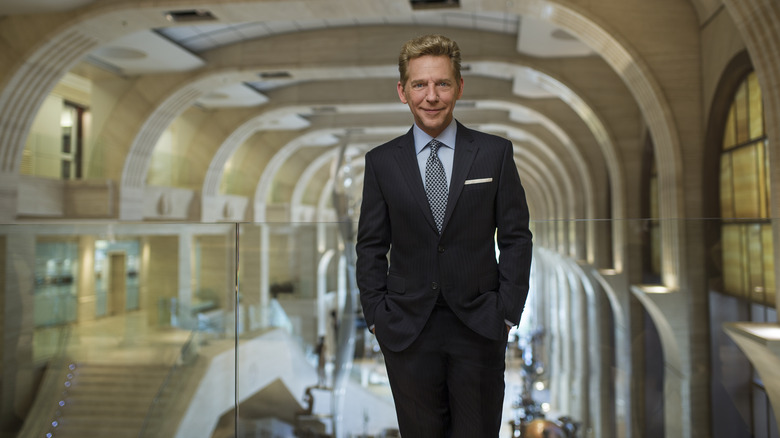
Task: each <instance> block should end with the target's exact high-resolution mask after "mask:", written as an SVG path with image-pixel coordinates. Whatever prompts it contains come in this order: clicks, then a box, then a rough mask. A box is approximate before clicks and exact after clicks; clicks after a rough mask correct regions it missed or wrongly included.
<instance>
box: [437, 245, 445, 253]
mask: <svg viewBox="0 0 780 438" xmlns="http://www.w3.org/2000/svg"><path fill="white" fill-rule="evenodd" d="M438 250H439V253H443V252H444V247H443V246H441V245H439V248H438Z"/></svg>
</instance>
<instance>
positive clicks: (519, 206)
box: [496, 141, 533, 324]
mask: <svg viewBox="0 0 780 438" xmlns="http://www.w3.org/2000/svg"><path fill="white" fill-rule="evenodd" d="M501 166H502V167H501V176H500V178H499V182H498V184H499V185H498V193H497V197H496V222H497V224H496V225H497V228H498V231H497V234H496V236H497V239H496V240H497V243H498V249H499V251H500V254H499V261H498V273H499V291H498V292H499V295H500V297H501V301H502V302H503V304H504V308H505V311H506V314H505V315H504V318H505V320H506V321H511V322H513V323H515V324H517V323H519V322H520V316H521V314H522V312H523V307H524V306H525V301H526V299H527V297H528V282H529V277H530V272H531V250H532V238H533V236H532V235H531V230H530V229H529V228H528V221H529V215H528V205H527V203H526V199H525V190H524V189H523V186H522V184H521V183H520V177H519V176H518V174H517V166H516V165H515V161H514V154H513V150H512V144H511V143H510V142H509V141H507V142H506V145H505V150H504V158H503V162H502V164H501Z"/></svg>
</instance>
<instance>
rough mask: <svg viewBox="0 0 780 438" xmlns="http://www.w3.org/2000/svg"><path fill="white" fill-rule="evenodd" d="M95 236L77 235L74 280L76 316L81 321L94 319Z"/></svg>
mask: <svg viewBox="0 0 780 438" xmlns="http://www.w3.org/2000/svg"><path fill="white" fill-rule="evenodd" d="M95 240H96V239H95V236H93V235H83V236H79V249H78V251H79V272H78V278H77V280H76V295H77V298H76V300H77V301H76V302H77V306H78V307H77V310H76V314H77V318H76V320H77V321H78V322H79V323H81V322H85V321H92V320H94V319H95V313H96V312H95V306H96V305H97V294H96V291H95Z"/></svg>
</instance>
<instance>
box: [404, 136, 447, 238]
mask: <svg viewBox="0 0 780 438" xmlns="http://www.w3.org/2000/svg"><path fill="white" fill-rule="evenodd" d="M397 147H398V149H397V150H396V154H395V158H396V161H398V167H399V168H400V169H401V174H402V176H403V179H404V181H406V184H407V186H408V188H409V192H410V193H411V194H412V197H413V198H414V200H415V202H416V203H417V204H418V205H419V207H420V209H421V210H422V213H423V216H424V217H425V220H426V221H427V222H428V224H429V225H430V226H431V228H433V230H434V231H436V222H435V221H434V220H433V213H431V206H430V205H429V204H428V196H427V195H426V194H425V184H423V180H422V176H421V175H420V166H419V165H418V164H417V156H416V154H415V150H414V134H413V133H412V130H411V129H410V130H409V132H408V133H407V134H406V135H405V136H404V137H403V138H402V139H401V140H400V141H399V142H398V146H397ZM456 150H457V149H456ZM448 202H449V201H448Z"/></svg>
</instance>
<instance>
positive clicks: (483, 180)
mask: <svg viewBox="0 0 780 438" xmlns="http://www.w3.org/2000/svg"><path fill="white" fill-rule="evenodd" d="M490 181H493V178H479V179H467V180H466V182H465V183H463V184H464V185H469V184H482V183H489V182H490Z"/></svg>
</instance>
